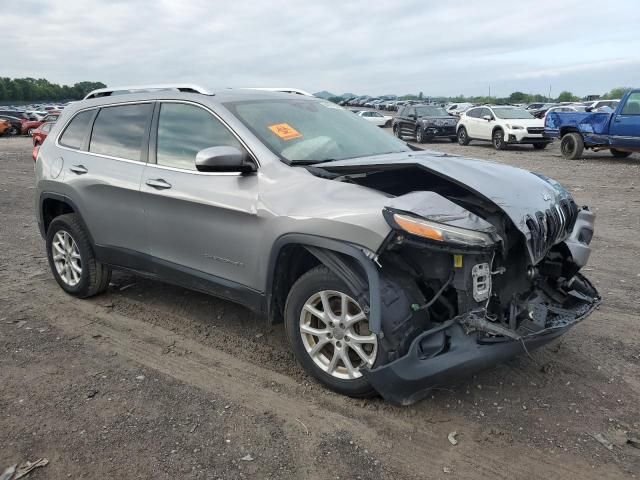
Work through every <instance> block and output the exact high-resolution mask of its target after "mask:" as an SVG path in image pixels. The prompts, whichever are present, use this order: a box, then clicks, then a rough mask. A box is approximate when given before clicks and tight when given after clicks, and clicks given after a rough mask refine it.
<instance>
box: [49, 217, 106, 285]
mask: <svg viewBox="0 0 640 480" xmlns="http://www.w3.org/2000/svg"><path fill="white" fill-rule="evenodd" d="M66 236H68V237H69V238H70V239H71V241H67V242H61V240H62V239H66V238H67V237H66ZM72 242H73V243H72ZM46 243H47V259H48V260H49V267H50V268H51V272H52V273H53V277H54V278H55V279H56V282H58V285H60V287H61V288H62V289H63V290H64V291H65V292H67V293H68V294H70V295H73V296H74V297H78V298H87V297H91V296H93V295H97V294H98V293H101V292H103V291H105V290H106V289H107V287H108V286H109V280H111V268H109V267H108V266H107V265H104V264H102V263H100V262H98V261H96V258H95V255H94V253H93V248H92V247H91V242H90V241H89V237H88V235H87V233H86V232H85V230H84V227H83V226H82V223H81V222H80V219H79V218H78V216H77V215H76V214H75V213H68V214H65V215H60V216H59V217H56V218H54V219H53V221H52V222H51V225H49V228H48V230H47V238H46ZM65 244H66V245H68V246H69V248H67V249H65V248H63V249H62V250H60V248H59V247H60V246H61V245H65ZM74 246H75V248H74ZM63 251H64V253H62V252H63ZM54 253H55V254H56V255H57V256H58V257H57V258H58V259H56V258H54ZM59 255H62V256H63V259H60V257H59ZM56 262H58V264H57V265H56ZM74 262H75V263H74ZM61 265H68V266H67V268H65V267H64V266H61ZM74 266H75V267H79V268H80V272H78V271H77V269H76V268H73V267H74ZM60 270H62V271H60ZM74 272H75V273H74ZM76 277H77V278H76ZM76 280H77V281H76Z"/></svg>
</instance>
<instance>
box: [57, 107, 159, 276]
mask: <svg viewBox="0 0 640 480" xmlns="http://www.w3.org/2000/svg"><path fill="white" fill-rule="evenodd" d="M152 111H153V105H152V103H137V104H123V105H118V106H108V107H103V108H100V109H92V110H86V111H84V112H80V113H79V114H77V115H76V116H75V117H74V118H73V119H72V120H71V122H70V123H69V124H68V125H67V127H66V128H65V130H64V131H63V133H62V135H61V137H60V139H59V145H60V146H61V147H62V150H61V151H62V152H63V161H64V169H65V177H64V180H65V184H67V185H68V186H69V188H70V192H71V195H72V196H73V197H74V198H73V200H74V202H75V203H76V205H77V207H78V208H79V209H80V210H81V214H82V218H83V220H84V222H85V223H86V225H87V227H88V228H89V231H90V233H91V235H92V237H93V240H94V242H95V243H96V245H97V246H98V249H100V247H105V250H103V251H102V252H103V253H104V254H107V253H109V254H115V253H116V252H119V254H122V255H125V256H126V257H125V256H122V255H120V256H119V257H118V258H119V259H120V260H117V259H115V260H114V263H118V264H122V263H127V265H124V266H129V265H128V260H127V258H128V259H129V260H131V259H133V258H134V257H136V256H138V255H137V254H139V253H144V252H145V249H146V242H145V239H144V227H143V223H144V222H143V219H144V216H143V212H142V207H141V205H140V179H141V177H142V172H143V170H144V164H145V161H146V153H144V152H146V148H143V147H144V146H146V142H147V138H148V129H149V126H150V123H151V113H152ZM98 253H99V254H100V252H98ZM121 260H123V261H121ZM124 260H127V261H126V262H124Z"/></svg>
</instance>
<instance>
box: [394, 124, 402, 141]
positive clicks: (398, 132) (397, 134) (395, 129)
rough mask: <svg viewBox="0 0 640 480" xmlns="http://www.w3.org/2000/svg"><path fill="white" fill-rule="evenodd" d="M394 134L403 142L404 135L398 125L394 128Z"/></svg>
mask: <svg viewBox="0 0 640 480" xmlns="http://www.w3.org/2000/svg"><path fill="white" fill-rule="evenodd" d="M393 134H394V135H395V136H396V137H398V138H399V139H400V140H402V135H400V127H398V125H394V126H393Z"/></svg>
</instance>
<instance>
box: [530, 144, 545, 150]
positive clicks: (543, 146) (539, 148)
mask: <svg viewBox="0 0 640 480" xmlns="http://www.w3.org/2000/svg"><path fill="white" fill-rule="evenodd" d="M547 145H549V144H548V143H534V144H533V148H534V149H536V150H544V149H545V148H547Z"/></svg>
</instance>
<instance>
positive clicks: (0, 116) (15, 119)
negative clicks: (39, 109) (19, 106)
mask: <svg viewBox="0 0 640 480" xmlns="http://www.w3.org/2000/svg"><path fill="white" fill-rule="evenodd" d="M50 112H51V113H45V114H44V115H30V114H29V113H27V112H26V111H21V110H11V109H6V108H5V109H0V120H2V121H4V122H6V123H7V124H8V128H5V129H2V131H0V135H10V136H15V135H29V136H31V135H32V134H33V132H34V131H35V130H36V129H37V128H38V127H40V126H41V125H42V124H44V123H47V122H55V121H56V120H57V119H58V117H59V116H60V113H61V112H60V111H58V110H51V111H50Z"/></svg>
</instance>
